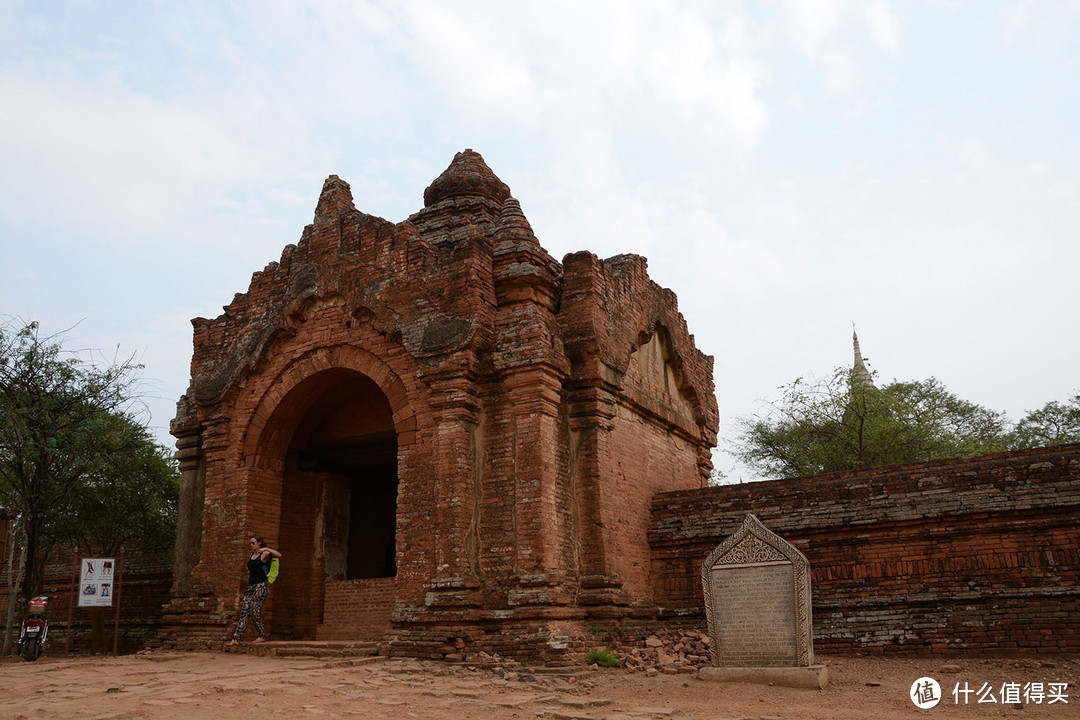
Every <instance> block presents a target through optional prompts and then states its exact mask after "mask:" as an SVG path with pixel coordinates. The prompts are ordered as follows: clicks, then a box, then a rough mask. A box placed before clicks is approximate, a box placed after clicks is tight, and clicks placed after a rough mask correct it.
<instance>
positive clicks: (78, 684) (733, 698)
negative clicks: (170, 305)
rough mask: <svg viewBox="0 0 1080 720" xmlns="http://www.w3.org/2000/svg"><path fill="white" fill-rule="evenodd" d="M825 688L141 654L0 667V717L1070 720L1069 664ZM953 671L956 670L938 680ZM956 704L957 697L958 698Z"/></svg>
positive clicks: (848, 675)
mask: <svg viewBox="0 0 1080 720" xmlns="http://www.w3.org/2000/svg"><path fill="white" fill-rule="evenodd" d="M825 663H826V664H827V665H829V671H830V675H831V682H830V685H829V687H828V688H826V689H825V690H824V691H817V690H795V689H790V688H781V687H769V686H757V685H745V684H737V683H715V682H705V681H701V680H698V679H697V677H696V675H692V674H686V675H665V674H660V675H657V676H655V677H648V676H646V674H645V673H641V672H636V673H634V672H628V671H625V670H600V671H595V672H590V671H589V670H588V669H587V668H585V667H582V668H581V672H580V673H575V674H572V675H567V674H561V675H550V674H545V673H543V672H541V671H540V669H535V670H530V669H529V668H528V667H520V666H517V667H509V668H505V669H497V670H493V669H491V668H485V669H471V670H470V669H468V668H466V667H461V666H453V665H447V664H443V663H433V662H420V661H415V660H386V659H379V658H363V659H360V660H334V661H326V660H321V659H309V658H272V657H255V656H249V655H237V654H226V653H200V654H194V653H171V652H152V653H143V654H139V655H133V656H126V657H120V658H108V657H107V658H79V659H53V658H42V659H41V660H39V661H37V662H36V663H24V662H13V661H4V662H2V663H0V718H3V719H4V720H7V719H9V718H12V719H14V718H18V719H23V718H27V719H35V718H101V719H102V720H104V719H105V718H118V719H119V718H125V719H134V718H144V719H145V720H172V719H177V720H179V719H180V718H183V719H185V720H186V719H188V718H213V719H214V720H239V719H240V718H244V719H245V720H246V719H249V718H259V717H281V718H286V717H288V718H291V717H299V718H351V717H355V718H361V717H362V718H371V719H380V718H394V719H398V718H434V719H436V720H459V719H464V718H481V719H482V720H508V719H510V718H517V719H529V720H533V719H535V718H541V719H544V720H548V719H550V720H578V719H582V720H585V719H588V720H630V719H636V720H647V719H654V720H665V719H670V720H677V719H679V718H692V719H693V720H720V719H723V718H754V719H758V718H793V719H796V718H797V719H800V720H801V719H817V718H821V719H825V718H844V719H846V718H852V719H855V718H859V719H864V720H878V719H881V718H911V717H943V718H997V717H1015V718H1080V691H1077V682H1078V680H1080V677H1078V675H1080V661H1078V660H1075V659H1074V660H1070V659H1053V660H1046V661H1039V660H965V661H959V662H957V661H952V660H933V659H920V660H879V659H862V658H835V657H829V658H825ZM950 663H955V664H956V665H958V666H959V667H958V668H957V669H958V670H959V672H952V673H946V672H942V668H943V666H945V665H948V664H950ZM923 676H930V677H934V678H935V679H937V681H938V682H939V683H940V684H941V686H942V688H943V694H944V695H945V697H944V698H943V699H942V701H941V702H940V704H939V705H938V706H937V707H935V708H933V709H930V710H919V709H918V708H916V707H915V706H914V705H913V704H912V702H911V701H910V700H909V699H908V691H909V689H910V687H911V684H912V683H913V682H914V681H915V680H916V679H918V678H920V677H923ZM965 682H966V683H967V684H968V687H970V688H971V689H973V690H979V689H980V688H981V687H982V686H983V685H984V684H989V685H990V686H991V687H993V689H994V694H995V695H996V696H997V697H998V699H1000V692H1001V689H1002V685H1003V684H1004V683H1019V684H1020V686H1023V685H1024V684H1025V683H1043V684H1044V686H1046V685H1049V683H1068V687H1067V688H1066V689H1065V690H1064V692H1065V694H1066V696H1067V700H1068V704H1066V703H1064V702H1062V701H1060V700H1059V701H1058V702H1056V703H1054V704H1047V700H1046V699H1044V700H1043V704H1035V703H1033V702H1028V703H1027V704H1024V705H1023V707H1022V708H1016V707H1013V706H1012V705H1003V704H1001V703H1000V702H998V703H995V704H989V703H981V704H979V703H977V700H978V696H977V693H972V694H971V695H970V696H969V697H970V699H969V702H968V704H967V705H964V704H956V703H955V701H954V699H953V697H952V690H953V687H954V686H955V685H956V684H957V683H959V684H960V686H961V687H963V684H964V683H965ZM961 697H962V696H961Z"/></svg>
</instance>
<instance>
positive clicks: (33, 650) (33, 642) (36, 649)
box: [20, 637, 41, 662]
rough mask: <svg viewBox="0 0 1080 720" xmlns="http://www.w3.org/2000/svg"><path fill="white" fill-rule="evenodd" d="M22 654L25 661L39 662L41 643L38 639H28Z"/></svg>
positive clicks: (24, 643)
mask: <svg viewBox="0 0 1080 720" xmlns="http://www.w3.org/2000/svg"><path fill="white" fill-rule="evenodd" d="M20 654H21V655H22V659H23V660H28V661H30V662H33V661H34V660H37V659H38V656H39V655H41V643H39V642H38V639H37V638H36V637H31V638H26V641H25V642H23V646H22V652H21V653H20Z"/></svg>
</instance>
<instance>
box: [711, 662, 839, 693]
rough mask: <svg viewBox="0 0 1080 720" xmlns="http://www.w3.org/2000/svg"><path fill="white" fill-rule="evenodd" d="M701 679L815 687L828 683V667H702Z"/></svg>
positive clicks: (822, 687)
mask: <svg viewBox="0 0 1080 720" xmlns="http://www.w3.org/2000/svg"><path fill="white" fill-rule="evenodd" d="M698 677H700V678H701V679H702V680H712V681H714V682H745V683H757V684H758V685H781V686H783V687H796V688H816V689H818V690H822V689H824V688H825V686H826V685H828V684H829V669H828V668H827V667H825V666H824V665H811V666H809V667H703V668H701V669H700V670H698Z"/></svg>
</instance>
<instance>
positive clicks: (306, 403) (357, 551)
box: [249, 368, 398, 640]
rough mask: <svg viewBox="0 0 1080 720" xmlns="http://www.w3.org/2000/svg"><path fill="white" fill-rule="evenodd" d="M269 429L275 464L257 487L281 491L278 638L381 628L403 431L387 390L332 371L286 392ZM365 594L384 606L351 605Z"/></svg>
mask: <svg viewBox="0 0 1080 720" xmlns="http://www.w3.org/2000/svg"><path fill="white" fill-rule="evenodd" d="M262 435H263V437H264V438H265V440H264V441H263V442H260V443H259V445H260V450H263V451H265V455H264V456H263V458H264V459H266V460H272V462H270V463H269V464H270V465H272V467H267V464H268V463H265V462H264V463H263V467H264V468H265V470H264V471H263V472H261V473H259V474H260V475H262V476H263V478H264V480H263V482H262V483H258V484H260V485H264V486H267V485H269V486H270V487H272V486H273V485H276V484H277V483H276V482H274V480H277V479H279V481H280V488H281V490H280V497H279V498H274V500H276V501H277V502H279V503H280V508H279V510H280V515H279V517H280V519H281V520H280V526H279V532H278V538H277V542H278V546H279V548H280V549H281V551H282V553H283V556H284V557H283V559H282V572H281V576H280V579H279V580H278V582H277V583H275V586H274V590H273V608H272V625H271V636H272V637H274V638H276V639H285V640H305V639H314V638H319V639H331V638H350V639H353V638H355V639H361V638H363V637H364V636H375V635H378V634H380V633H381V631H382V630H384V629H385V624H386V622H387V621H388V617H389V612H390V609H391V608H392V606H393V601H394V581H393V578H394V577H395V576H396V574H397V565H396V549H397V543H396V522H397V496H398V473H397V451H398V434H397V432H396V431H395V429H394V418H393V410H392V408H391V405H390V402H389V400H388V399H387V396H386V394H385V393H384V392H383V391H382V389H381V388H380V387H379V386H378V385H377V384H376V383H375V381H373V380H372V379H371V378H369V377H367V376H366V375H364V374H362V373H360V372H358V371H356V370H351V369H345V368H334V369H330V370H325V371H322V372H320V373H317V374H315V375H313V376H311V377H309V378H307V379H305V380H303V381H301V382H300V383H298V384H297V385H296V386H295V387H293V388H292V389H291V390H289V391H288V393H287V395H286V396H285V397H284V398H283V399H282V400H281V402H280V403H279V404H278V406H277V408H276V409H275V410H274V412H273V414H272V416H271V419H270V420H269V422H268V423H267V425H266V428H265V429H264V431H263V433H262ZM270 444H272V445H274V447H273V448H271V447H269V446H268V445H270ZM267 456H269V457H267ZM266 470H269V471H270V473H271V474H272V475H276V476H277V478H273V477H272V476H268V475H267V474H265V473H266ZM267 481H269V482H267ZM268 489H269V488H268ZM258 500H259V498H258V497H255V496H249V503H250V504H252V505H254V504H255V503H256V502H258ZM358 597H360V598H363V600H362V601H361V602H360V603H359V604H363V605H366V606H368V608H369V609H370V607H371V606H372V603H374V604H375V605H377V606H378V607H381V608H383V609H384V610H385V612H384V613H382V614H380V613H379V612H375V613H371V612H368V613H366V614H363V613H361V614H357V613H356V612H353V610H355V608H356V606H357V604H358V603H357V601H356V599H357V598H358ZM383 615H385V617H383ZM369 626H370V627H369Z"/></svg>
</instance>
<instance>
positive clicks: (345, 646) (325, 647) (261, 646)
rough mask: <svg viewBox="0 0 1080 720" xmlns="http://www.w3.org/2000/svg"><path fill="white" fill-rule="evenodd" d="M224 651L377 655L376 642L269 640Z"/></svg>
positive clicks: (302, 655) (232, 646) (282, 654)
mask: <svg viewBox="0 0 1080 720" xmlns="http://www.w3.org/2000/svg"><path fill="white" fill-rule="evenodd" d="M225 649H226V651H228V652H233V653H245V654H247V655H260V656H271V657H314V658H355V657H370V656H374V655H378V654H379V643H378V642H377V641H358V640H347V641H335V640H271V641H269V642H264V643H252V642H247V643H240V644H239V645H226V646H225Z"/></svg>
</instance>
